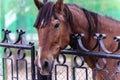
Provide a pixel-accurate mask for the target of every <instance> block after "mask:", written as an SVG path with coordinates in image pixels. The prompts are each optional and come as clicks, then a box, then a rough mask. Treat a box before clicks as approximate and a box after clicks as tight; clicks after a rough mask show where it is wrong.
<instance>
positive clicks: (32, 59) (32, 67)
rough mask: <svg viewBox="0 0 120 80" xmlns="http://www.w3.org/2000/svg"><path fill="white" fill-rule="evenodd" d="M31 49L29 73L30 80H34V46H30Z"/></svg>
mask: <svg viewBox="0 0 120 80" xmlns="http://www.w3.org/2000/svg"><path fill="white" fill-rule="evenodd" d="M31 46H32V48H31V72H32V74H31V75H32V80H35V78H36V77H35V73H36V72H35V65H34V60H35V47H34V45H33V44H32V45H31Z"/></svg>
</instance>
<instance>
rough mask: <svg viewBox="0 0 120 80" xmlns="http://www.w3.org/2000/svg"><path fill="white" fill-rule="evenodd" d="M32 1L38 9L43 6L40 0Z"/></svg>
mask: <svg viewBox="0 0 120 80" xmlns="http://www.w3.org/2000/svg"><path fill="white" fill-rule="evenodd" d="M34 3H35V5H36V6H37V8H38V10H40V9H41V7H42V6H43V3H42V2H40V1H39V0H34Z"/></svg>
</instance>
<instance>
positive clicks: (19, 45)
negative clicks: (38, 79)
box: [0, 29, 36, 80]
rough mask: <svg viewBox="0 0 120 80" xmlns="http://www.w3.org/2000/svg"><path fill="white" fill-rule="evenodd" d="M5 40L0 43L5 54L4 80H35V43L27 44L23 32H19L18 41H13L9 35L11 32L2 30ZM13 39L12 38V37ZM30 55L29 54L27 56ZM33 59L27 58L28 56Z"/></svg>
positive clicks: (3, 59) (2, 75)
mask: <svg viewBox="0 0 120 80" xmlns="http://www.w3.org/2000/svg"><path fill="white" fill-rule="evenodd" d="M2 31H3V33H4V38H3V40H2V41H1V42H0V47H2V50H3V53H4V54H3V53H2V52H1V53H0V54H3V58H2V65H0V66H2V74H1V75H0V77H2V78H1V79H3V80H35V74H36V72H35V66H34V59H35V47H34V43H31V42H28V43H27V42H26V40H25V37H24V34H25V32H24V31H22V30H17V36H18V37H17V39H16V41H12V40H11V38H10V36H9V34H10V33H11V31H10V30H5V29H3V30H2ZM11 37H12V36H11ZM27 53H28V54H27ZM28 55H29V56H31V57H27V56H28Z"/></svg>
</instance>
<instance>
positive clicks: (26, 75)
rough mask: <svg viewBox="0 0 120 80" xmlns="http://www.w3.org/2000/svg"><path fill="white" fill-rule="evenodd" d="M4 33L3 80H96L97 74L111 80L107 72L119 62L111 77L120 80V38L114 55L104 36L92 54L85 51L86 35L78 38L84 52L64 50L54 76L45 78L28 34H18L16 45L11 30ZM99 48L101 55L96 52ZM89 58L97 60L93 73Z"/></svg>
mask: <svg viewBox="0 0 120 80" xmlns="http://www.w3.org/2000/svg"><path fill="white" fill-rule="evenodd" d="M2 31H3V33H4V38H3V40H2V41H1V42H0V47H2V50H3V53H4V56H3V58H2V59H1V58H0V59H1V60H2V69H3V70H2V73H0V79H1V80H97V79H96V72H98V71H101V72H103V73H104V74H105V75H106V78H105V80H110V78H111V76H109V71H108V70H107V69H106V66H107V65H108V63H107V61H108V60H117V64H114V65H116V68H115V69H116V71H115V72H114V74H113V75H112V77H114V80H119V79H118V76H119V74H120V55H119V54H117V51H119V49H120V37H115V38H114V41H116V42H117V44H118V47H117V48H116V50H115V51H113V52H110V51H108V50H107V49H106V48H105V45H104V43H103V39H105V37H106V35H105V34H98V33H97V34H95V36H94V38H95V39H96V44H95V46H94V47H93V49H91V50H88V49H86V48H85V47H84V45H83V42H82V38H84V35H83V34H75V35H74V36H73V38H74V39H75V40H76V42H77V43H76V44H79V47H80V48H81V50H78V49H77V48H75V49H72V50H67V49H66V50H62V51H61V54H60V56H59V57H58V58H57V59H56V62H55V65H54V68H53V71H52V74H51V75H50V76H42V75H40V74H39V71H38V70H37V69H36V68H35V65H34V60H35V47H34V44H33V43H31V42H27V41H26V40H25V37H24V34H25V32H24V31H22V30H17V35H18V37H17V38H16V41H13V40H11V38H10V36H9V34H10V33H11V31H10V30H5V29H3V30H2ZM96 48H97V49H98V51H96V52H95V51H94V50H95V49H96ZM101 50H102V52H101ZM1 53H2V52H1ZM113 53H114V54H113ZM86 56H88V57H96V60H95V64H94V65H95V67H94V69H90V68H89V67H88V66H87V64H86V63H85V62H86V61H85V60H84V57H86ZM99 60H101V61H102V65H101V64H99ZM0 66H1V65H0ZM0 70H1V69H0ZM0 72H1V71H0ZM92 72H93V73H92Z"/></svg>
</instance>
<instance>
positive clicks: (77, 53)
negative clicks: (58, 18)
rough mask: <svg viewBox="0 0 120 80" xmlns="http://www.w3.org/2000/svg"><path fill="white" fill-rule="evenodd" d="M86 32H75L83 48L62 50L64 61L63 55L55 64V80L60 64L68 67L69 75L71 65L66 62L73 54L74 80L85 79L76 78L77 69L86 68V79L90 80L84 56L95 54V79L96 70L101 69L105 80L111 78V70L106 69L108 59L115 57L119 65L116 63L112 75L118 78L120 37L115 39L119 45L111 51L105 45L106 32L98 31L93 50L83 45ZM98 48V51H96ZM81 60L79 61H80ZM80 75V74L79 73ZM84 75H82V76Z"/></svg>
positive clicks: (75, 36)
mask: <svg viewBox="0 0 120 80" xmlns="http://www.w3.org/2000/svg"><path fill="white" fill-rule="evenodd" d="M84 36H85V35H84V34H83V33H82V34H74V36H73V38H74V39H76V40H77V42H78V44H79V48H81V50H77V49H76V50H67V49H65V50H62V51H61V57H62V61H61V57H58V58H57V62H58V64H57V65H55V74H56V78H55V80H58V79H57V77H58V75H57V74H58V73H57V67H58V66H64V67H66V70H67V71H66V72H67V76H69V75H70V74H69V72H70V71H68V70H69V68H70V67H69V66H68V65H67V64H66V63H67V55H66V54H69V55H72V66H71V68H72V70H71V71H72V80H83V79H76V76H77V75H76V69H77V68H79V69H84V74H85V78H84V80H89V79H88V78H89V77H88V75H89V73H88V68H87V67H85V66H84V64H85V60H84V56H94V57H96V60H95V61H96V62H95V68H94V69H93V80H97V79H96V72H97V71H101V72H103V73H104V74H105V75H106V78H105V80H110V78H111V76H109V71H108V70H107V69H106V66H107V65H108V64H107V60H106V59H114V60H117V65H116V72H115V73H114V74H113V75H112V77H114V80H118V75H119V74H120V54H118V53H117V52H118V51H119V50H120V37H119V36H117V37H114V38H113V41H115V42H116V43H117V45H118V46H117V47H116V49H115V50H114V51H109V50H108V49H107V48H106V47H105V45H104V42H103V40H104V39H106V37H107V36H106V34H99V33H96V34H95V35H94V36H93V38H94V39H95V40H96V43H95V45H94V47H93V48H92V49H91V50H88V49H87V48H85V47H84V45H83V41H82V39H83V38H84ZM96 49H97V51H96ZM78 60H79V61H78ZM99 60H101V62H102V64H101V65H100V64H99ZM79 62H81V63H79ZM79 76H80V75H79ZM81 77H82V76H81ZM69 79H70V78H68V77H66V79H65V80H69Z"/></svg>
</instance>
